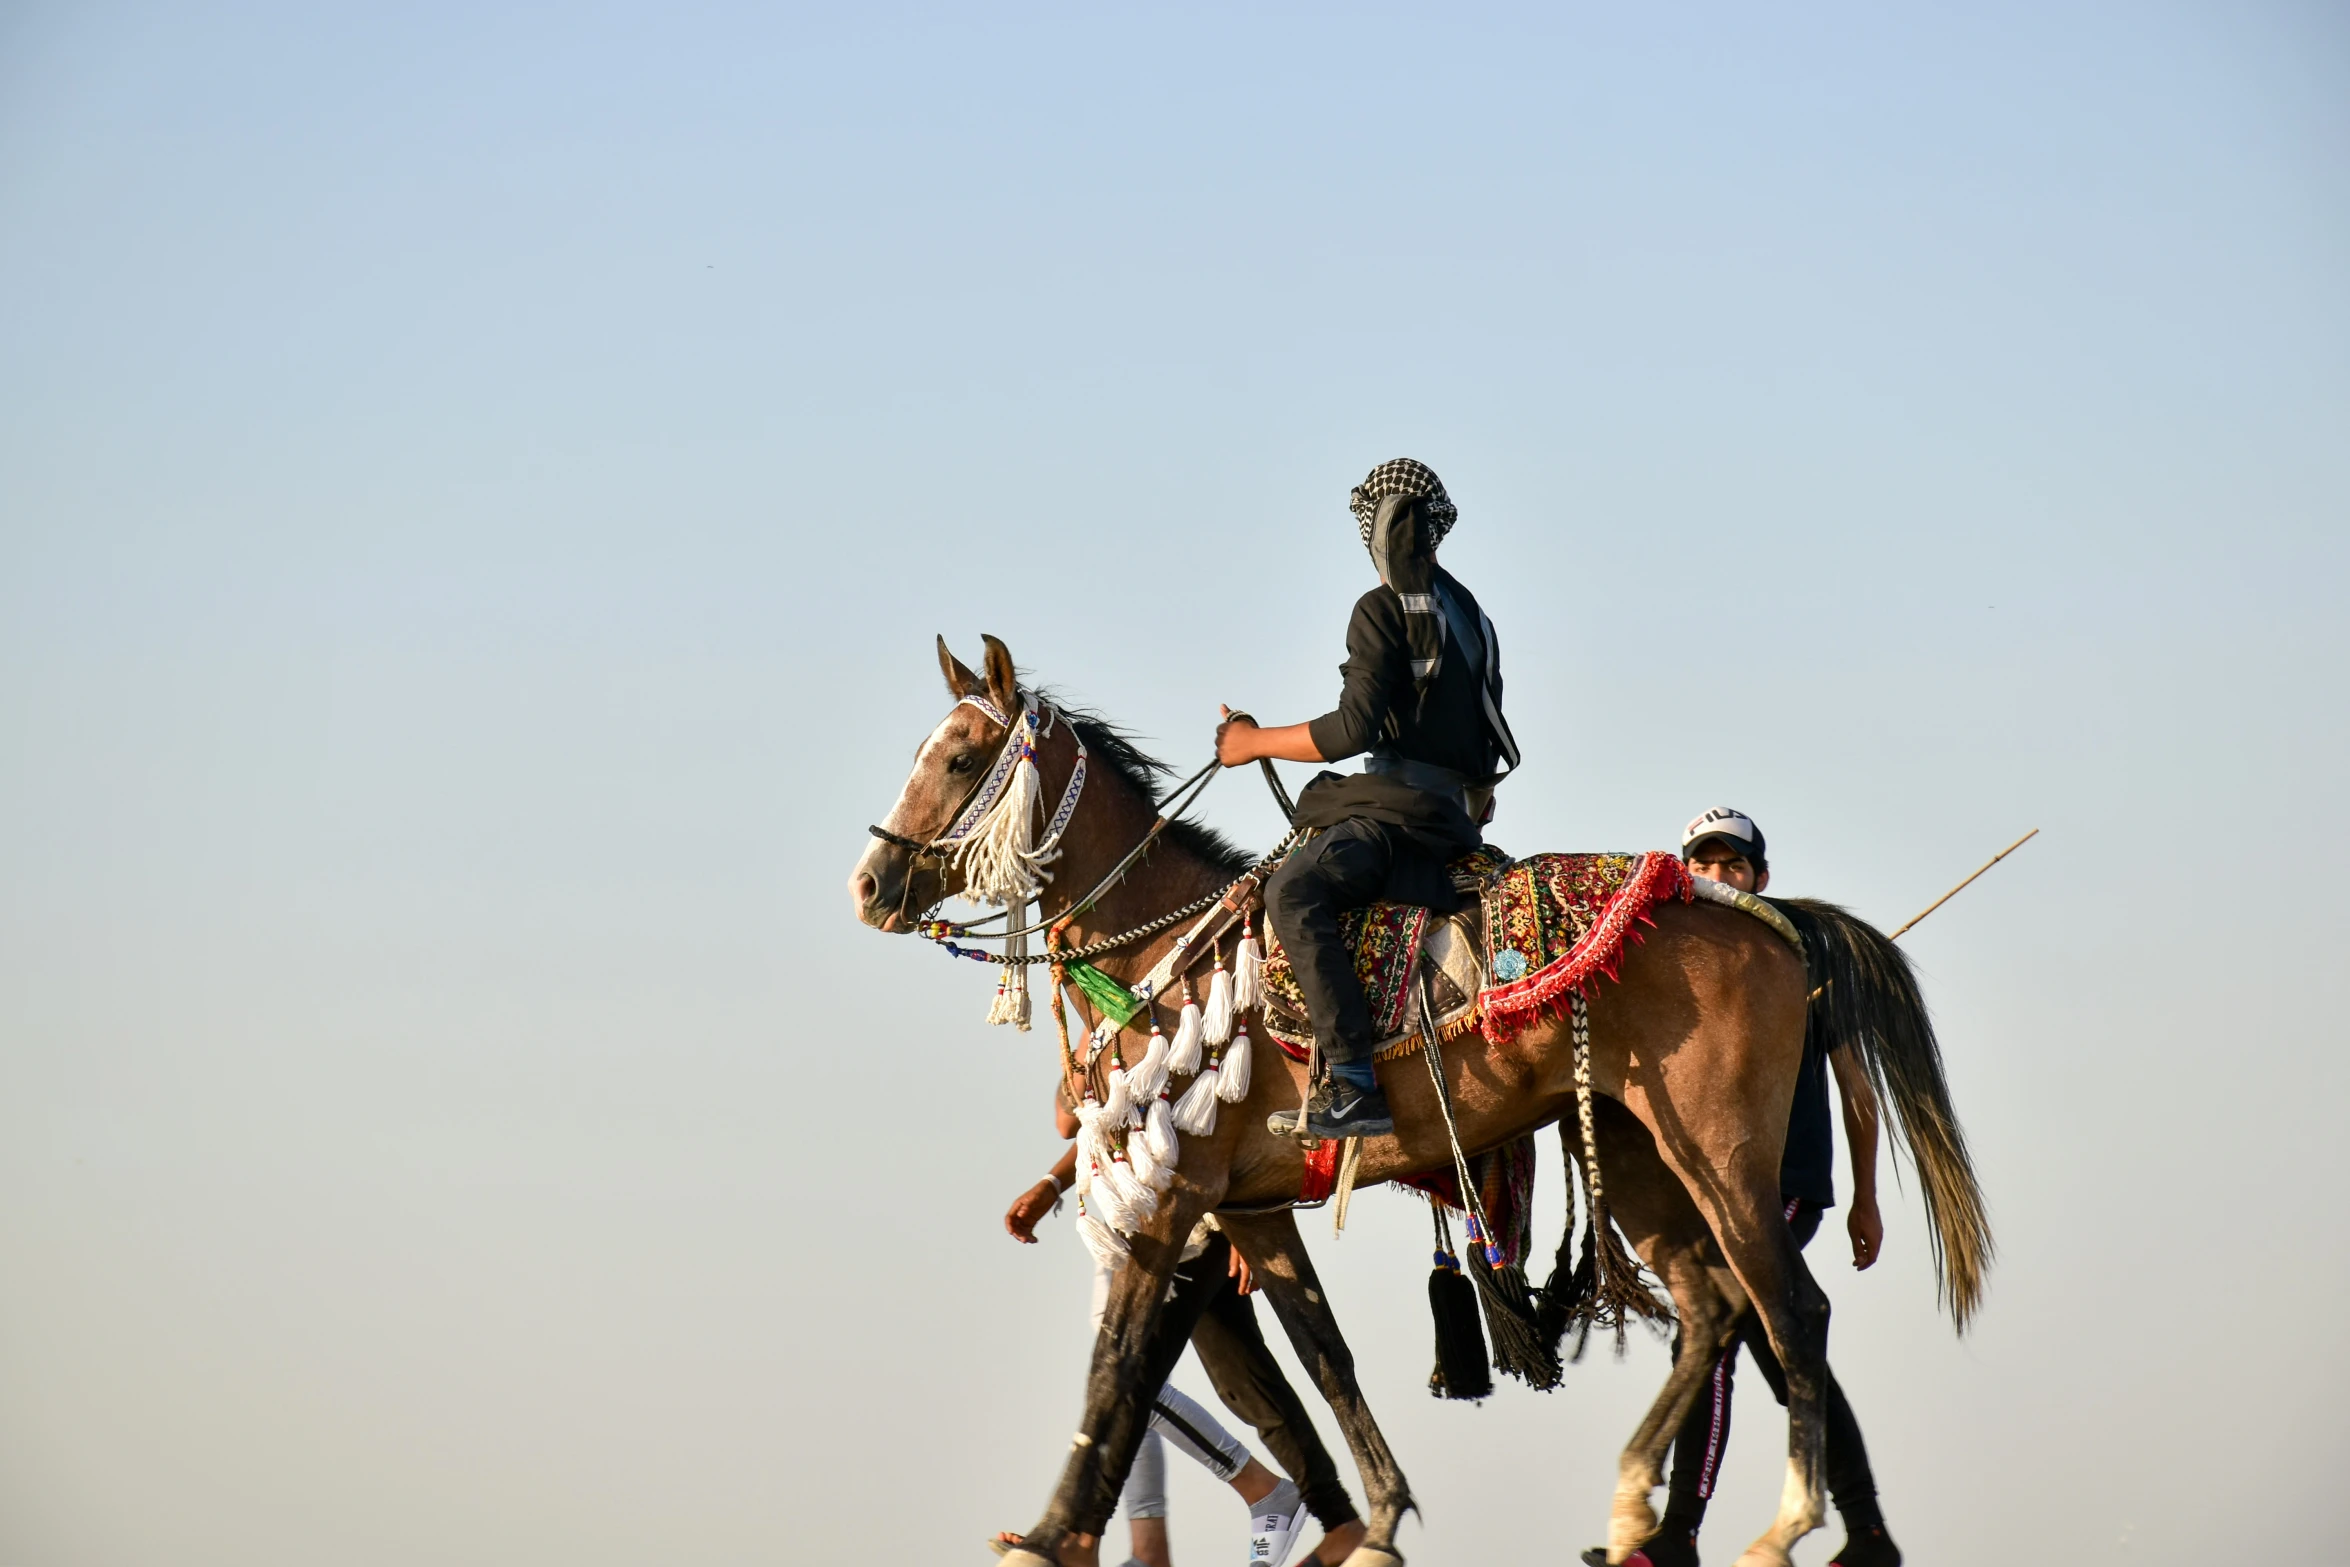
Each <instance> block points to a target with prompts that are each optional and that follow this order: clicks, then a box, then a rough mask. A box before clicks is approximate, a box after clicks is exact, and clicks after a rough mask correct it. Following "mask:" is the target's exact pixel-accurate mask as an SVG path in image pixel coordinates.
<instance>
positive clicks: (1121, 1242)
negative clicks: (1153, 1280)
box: [1077, 1197, 1129, 1273]
mask: <svg viewBox="0 0 2350 1567" xmlns="http://www.w3.org/2000/svg"><path fill="white" fill-rule="evenodd" d="M1077 1238H1078V1239H1079V1240H1081V1241H1083V1242H1085V1249H1086V1250H1087V1251H1090V1252H1092V1253H1093V1260H1094V1261H1096V1262H1098V1263H1100V1264H1101V1265H1102V1266H1103V1267H1105V1268H1107V1269H1109V1270H1110V1271H1111V1272H1112V1273H1115V1272H1117V1271H1118V1270H1119V1269H1120V1268H1123V1267H1125V1266H1126V1258H1127V1257H1128V1255H1129V1253H1128V1251H1127V1248H1126V1238H1125V1237H1124V1236H1123V1235H1120V1234H1119V1233H1118V1232H1117V1231H1116V1230H1113V1229H1111V1228H1110V1227H1109V1226H1108V1225H1107V1224H1104V1223H1103V1222H1102V1221H1101V1220H1100V1219H1099V1218H1097V1217H1095V1216H1094V1215H1093V1214H1092V1213H1091V1212H1089V1211H1087V1208H1086V1204H1085V1199H1084V1198H1082V1197H1081V1198H1079V1199H1078V1200H1077Z"/></svg>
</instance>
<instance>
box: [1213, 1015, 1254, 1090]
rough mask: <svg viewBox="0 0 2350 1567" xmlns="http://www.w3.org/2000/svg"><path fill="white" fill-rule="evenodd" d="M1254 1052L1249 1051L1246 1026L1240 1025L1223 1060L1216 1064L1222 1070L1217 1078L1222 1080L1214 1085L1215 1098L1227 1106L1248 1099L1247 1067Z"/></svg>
mask: <svg viewBox="0 0 2350 1567" xmlns="http://www.w3.org/2000/svg"><path fill="white" fill-rule="evenodd" d="M1254 1056H1255V1052H1254V1051H1252V1050H1250V1049H1249V1045H1248V1025H1247V1024H1246V1023H1243V1024H1241V1025H1240V1032H1239V1033H1237V1034H1234V1035H1233V1036H1232V1043H1231V1045H1230V1046H1229V1047H1228V1048H1226V1050H1225V1052H1224V1056H1223V1059H1222V1060H1221V1061H1219V1062H1218V1063H1217V1065H1219V1066H1220V1067H1221V1068H1222V1069H1223V1070H1222V1071H1220V1072H1218V1073H1217V1076H1219V1077H1221V1078H1222V1079H1223V1081H1222V1082H1220V1083H1218V1084H1217V1085H1216V1097H1217V1098H1218V1099H1221V1100H1223V1101H1224V1102H1225V1103H1226V1104H1228V1105H1236V1104H1238V1103H1240V1102H1241V1101H1242V1100H1243V1099H1246V1098H1247V1097H1248V1067H1249V1062H1250V1061H1251V1060H1252V1059H1253V1058H1254Z"/></svg>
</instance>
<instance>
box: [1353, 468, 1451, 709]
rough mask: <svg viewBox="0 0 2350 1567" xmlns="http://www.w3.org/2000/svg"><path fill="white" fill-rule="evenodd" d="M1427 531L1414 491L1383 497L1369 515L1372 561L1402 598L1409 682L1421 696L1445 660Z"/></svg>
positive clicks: (1433, 559)
mask: <svg viewBox="0 0 2350 1567" xmlns="http://www.w3.org/2000/svg"><path fill="white" fill-rule="evenodd" d="M1429 532H1430V529H1429V527H1428V511H1427V506H1426V503H1424V502H1423V501H1422V500H1421V499H1420V497H1419V496H1417V495H1390V496H1387V497H1385V498H1384V499H1382V500H1381V501H1380V502H1379V510H1378V511H1377V513H1376V514H1374V515H1373V517H1372V519H1371V564H1372V565H1374V566H1376V567H1378V568H1379V580H1380V581H1381V582H1384V583H1386V584H1387V585H1388V586H1389V587H1391V588H1393V589H1395V593H1396V597H1398V598H1400V599H1402V600H1403V625H1404V635H1405V637H1406V638H1407V639H1408V640H1409V641H1410V643H1411V650H1412V686H1413V688H1414V689H1415V690H1416V691H1418V692H1419V693H1420V694H1421V695H1423V696H1424V695H1426V694H1427V690H1428V686H1429V684H1430V682H1432V681H1434V680H1435V678H1436V671H1437V668H1438V666H1439V665H1441V664H1442V662H1443V660H1444V607H1443V606H1442V605H1441V604H1439V603H1438V602H1437V598H1436V548H1435V546H1434V545H1433V544H1432V543H1430V542H1429V541H1428V537H1427V536H1428V533H1429Z"/></svg>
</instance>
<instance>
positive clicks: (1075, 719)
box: [1038, 692, 1257, 876]
mask: <svg viewBox="0 0 2350 1567" xmlns="http://www.w3.org/2000/svg"><path fill="white" fill-rule="evenodd" d="M1038 694H1039V695H1040V696H1041V697H1043V699H1044V700H1046V701H1048V702H1050V703H1052V705H1053V711H1054V712H1056V713H1058V714H1059V715H1060V716H1061V718H1062V719H1063V720H1064V721H1066V722H1067V723H1068V725H1069V727H1070V728H1071V729H1074V730H1076V731H1077V738H1079V739H1080V740H1083V741H1084V742H1085V749H1086V751H1087V752H1088V753H1090V754H1091V756H1092V758H1093V761H1092V765H1093V766H1095V767H1099V768H1103V769H1106V770H1107V771H1109V772H1111V773H1114V774H1116V775H1117V776H1118V777H1119V778H1120V779H1121V780H1123V781H1124V782H1125V783H1126V784H1127V785H1128V787H1130V788H1132V789H1133V790H1134V792H1135V793H1137V794H1139V795H1141V796H1142V797H1143V798H1144V799H1146V800H1148V801H1150V802H1151V803H1152V804H1153V805H1157V804H1158V803H1160V800H1161V798H1162V797H1163V794H1164V791H1165V789H1166V787H1167V783H1168V781H1169V779H1170V778H1171V777H1172V776H1173V775H1174V772H1175V769H1174V768H1172V767H1170V766H1168V765H1167V764H1166V763H1165V762H1162V761H1160V760H1159V759H1158V758H1157V757H1155V756H1153V755H1151V754H1150V753H1149V752H1148V751H1145V750H1144V749H1143V748H1142V747H1141V746H1139V745H1137V744H1135V743H1134V736H1132V735H1130V734H1128V733H1127V732H1126V731H1125V730H1123V729H1120V728H1119V727H1118V726H1117V725H1116V724H1113V723H1111V722H1110V721H1109V720H1108V719H1106V718H1104V717H1102V716H1101V715H1100V714H1099V713H1092V712H1088V711H1086V710H1085V709H1084V708H1081V707H1074V706H1072V705H1070V704H1069V703H1068V702H1067V701H1065V700H1063V699H1062V698H1061V697H1059V696H1056V695H1053V694H1052V693H1050V692H1040V693H1038ZM1161 836H1163V837H1167V838H1172V839H1173V840H1174V841H1175V842H1176V843H1177V844H1179V845H1181V846H1182V847H1183V848H1184V849H1185V850H1187V851H1189V852H1190V853H1192V854H1196V855H1198V856H1199V857H1200V858H1201V859H1203V860H1205V861H1207V862H1208V863H1209V864H1210V865H1213V866H1214V867H1215V868H1216V869H1218V870H1220V871H1226V872H1229V873H1230V874H1232V875H1234V876H1237V875H1239V874H1240V873H1241V872H1242V871H1245V870H1247V869H1248V868H1249V867H1250V866H1251V865H1254V864H1256V862H1257V856H1255V855H1253V854H1251V853H1249V852H1248V851H1247V850H1246V849H1243V848H1241V847H1240V846H1239V845H1237V844H1235V843H1234V842H1233V841H1232V840H1231V839H1229V838H1227V837H1225V836H1224V835H1223V834H1222V833H1220V832H1218V831H1216V829H1214V828H1213V827H1202V826H1199V825H1198V824H1197V823H1194V822H1170V823H1168V824H1167V830H1166V832H1165V833H1163V834H1162V835H1161Z"/></svg>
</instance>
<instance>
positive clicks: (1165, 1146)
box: [1142, 1094, 1176, 1190]
mask: <svg viewBox="0 0 2350 1567" xmlns="http://www.w3.org/2000/svg"><path fill="white" fill-rule="evenodd" d="M1142 1140H1143V1141H1144V1142H1145V1143H1147V1144H1149V1145H1150V1151H1151V1160H1152V1162H1153V1163H1154V1164H1156V1165H1157V1166H1158V1167H1159V1171H1160V1174H1161V1175H1162V1176H1163V1177H1164V1178H1165V1180H1166V1182H1167V1183H1168V1184H1170V1185H1171V1184H1173V1182H1174V1180H1175V1150H1176V1142H1175V1112H1174V1109H1173V1108H1172V1107H1171V1106H1170V1105H1169V1104H1168V1102H1167V1096H1166V1095H1165V1094H1161V1095H1159V1097H1158V1098H1156V1099H1154V1100H1152V1101H1151V1107H1150V1109H1149V1110H1148V1111H1146V1112H1145V1113H1144V1115H1143V1118H1142ZM1160 1189H1161V1190H1164V1189H1165V1187H1163V1186H1162V1187H1161V1188H1160Z"/></svg>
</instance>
